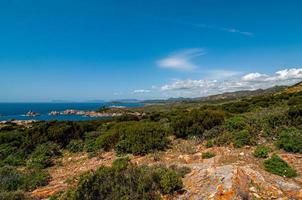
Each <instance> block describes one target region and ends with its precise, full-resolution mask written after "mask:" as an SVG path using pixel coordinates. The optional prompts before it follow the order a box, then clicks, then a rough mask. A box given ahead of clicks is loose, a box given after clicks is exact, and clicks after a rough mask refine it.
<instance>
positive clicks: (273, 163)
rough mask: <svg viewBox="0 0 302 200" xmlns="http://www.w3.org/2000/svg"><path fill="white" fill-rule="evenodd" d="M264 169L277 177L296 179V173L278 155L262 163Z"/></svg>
mask: <svg viewBox="0 0 302 200" xmlns="http://www.w3.org/2000/svg"><path fill="white" fill-rule="evenodd" d="M264 168H265V170H266V171H268V172H271V173H272V174H276V175H279V176H283V177H287V178H291V177H296V176H297V175H298V174H297V172H296V171H295V170H294V169H293V168H292V167H291V166H290V165H289V164H288V163H287V162H285V161H284V160H282V159H281V158H280V157H279V156H278V155H276V154H274V155H273V156H272V157H271V158H269V159H267V160H265V161H264Z"/></svg>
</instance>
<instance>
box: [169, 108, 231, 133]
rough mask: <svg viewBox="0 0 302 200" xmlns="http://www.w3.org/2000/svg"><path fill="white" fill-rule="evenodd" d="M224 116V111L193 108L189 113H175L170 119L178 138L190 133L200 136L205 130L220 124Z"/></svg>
mask: <svg viewBox="0 0 302 200" xmlns="http://www.w3.org/2000/svg"><path fill="white" fill-rule="evenodd" d="M224 117H225V114H224V112H222V111H220V110H210V109H205V110H202V109H195V110H192V111H190V112H189V113H183V114H179V115H177V116H176V117H175V118H173V119H172V123H171V127H172V129H173V132H174V134H175V135H176V136H177V137H179V138H186V137H188V136H192V135H193V136H199V137H202V136H203V133H204V131H205V130H210V129H212V128H213V127H215V126H218V125H221V124H222V123H223V122H224Z"/></svg>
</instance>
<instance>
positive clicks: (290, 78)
mask: <svg viewBox="0 0 302 200" xmlns="http://www.w3.org/2000/svg"><path fill="white" fill-rule="evenodd" d="M301 80H302V68H291V69H284V70H280V71H277V72H276V73H274V74H272V75H267V74H261V73H258V72H256V73H249V74H246V75H244V76H242V77H239V78H236V79H229V80H208V79H200V80H192V79H187V80H176V81H174V82H173V83H170V84H166V85H163V86H161V87H160V91H161V92H162V93H165V96H167V95H168V96H183V97H199V96H207V95H212V94H218V93H223V92H233V91H238V90H255V89H266V88H269V87H273V86H276V85H290V84H294V83H296V82H298V81H301Z"/></svg>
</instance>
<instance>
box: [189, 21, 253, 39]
mask: <svg viewBox="0 0 302 200" xmlns="http://www.w3.org/2000/svg"><path fill="white" fill-rule="evenodd" d="M184 23H185V22H184ZM185 24H187V25H191V26H194V27H197V28H205V29H211V30H217V31H224V32H228V33H237V34H241V35H244V36H248V37H253V36H254V33H252V32H248V31H242V30H239V29H236V28H230V27H223V26H215V25H208V24H194V23H185Z"/></svg>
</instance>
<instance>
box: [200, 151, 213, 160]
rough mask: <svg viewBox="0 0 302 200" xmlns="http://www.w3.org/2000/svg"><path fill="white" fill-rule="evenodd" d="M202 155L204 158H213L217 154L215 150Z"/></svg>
mask: <svg viewBox="0 0 302 200" xmlns="http://www.w3.org/2000/svg"><path fill="white" fill-rule="evenodd" d="M201 156H202V158H203V159H208V158H213V157H215V156H216V155H215V153H213V152H204V153H202V155H201Z"/></svg>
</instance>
